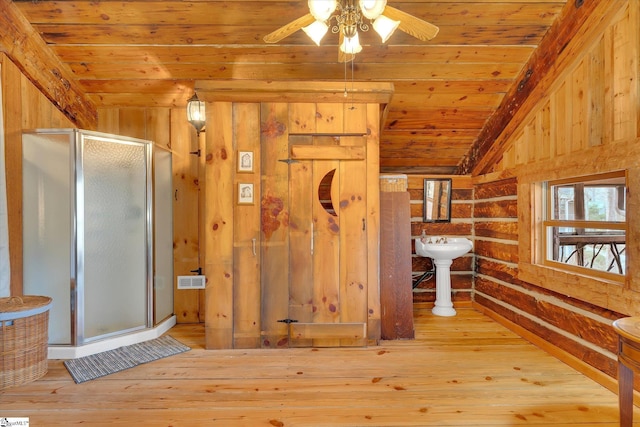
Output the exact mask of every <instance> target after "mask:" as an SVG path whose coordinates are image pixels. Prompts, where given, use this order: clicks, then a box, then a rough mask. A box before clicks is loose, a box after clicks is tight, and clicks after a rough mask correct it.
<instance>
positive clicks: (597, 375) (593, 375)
mask: <svg viewBox="0 0 640 427" xmlns="http://www.w3.org/2000/svg"><path fill="white" fill-rule="evenodd" d="M472 306H473V308H474V309H475V310H477V311H479V312H480V313H482V314H485V315H487V316H488V317H490V318H492V319H493V320H495V321H496V322H498V323H500V324H501V325H502V326H504V327H505V328H507V329H509V330H511V331H512V332H514V333H516V334H518V335H519V336H521V337H522V338H524V339H525V340H527V341H529V342H530V343H532V344H533V345H535V346H537V347H540V348H541V349H542V350H544V351H546V352H547V353H549V354H550V355H552V356H553V357H555V358H556V359H558V360H560V361H561V362H563V363H565V364H567V365H568V366H570V367H571V368H573V369H575V370H576V371H578V372H580V373H581V374H582V375H584V376H586V377H587V378H590V379H592V380H593V381H595V382H597V383H598V384H600V385H601V386H603V387H605V388H607V389H609V390H610V391H612V392H613V393H615V394H618V380H617V379H616V378H612V377H610V376H609V375H607V374H605V373H604V372H602V371H600V370H598V369H596V368H594V367H593V366H591V365H589V364H588V363H586V362H583V361H582V360H580V359H578V358H577V357H575V356H574V355H572V354H570V353H568V352H567V351H565V350H563V349H561V348H559V347H556V346H555V345H553V344H551V343H549V342H548V341H545V340H544V339H543V338H541V337H539V336H538V335H536V334H534V333H532V332H530V331H528V330H527V329H525V328H523V327H522V326H520V325H518V324H516V323H513V322H512V321H511V320H509V319H507V318H505V317H503V316H501V315H500V314H498V313H496V312H495V311H493V310H491V309H489V308H487V307H485V306H483V305H481V304H478V303H477V302H475V301H474V302H473V303H472ZM633 403H634V405H636V406H640V393H639V392H638V391H637V390H634V392H633Z"/></svg>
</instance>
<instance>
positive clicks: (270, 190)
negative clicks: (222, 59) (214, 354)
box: [196, 82, 393, 349]
mask: <svg viewBox="0 0 640 427" xmlns="http://www.w3.org/2000/svg"><path fill="white" fill-rule="evenodd" d="M196 90H197V92H198V94H199V96H200V98H202V99H204V100H205V101H206V103H207V127H206V148H205V152H204V153H203V155H204V158H205V161H204V167H205V173H204V177H205V178H204V191H201V192H202V194H203V195H204V200H203V205H204V215H203V216H204V217H203V219H202V228H203V229H204V230H205V231H204V248H202V247H201V252H202V249H203V252H204V259H205V262H204V274H205V275H206V278H207V285H206V291H205V299H206V309H205V328H206V346H207V348H209V349H215V348H260V347H263V348H279V347H290V346H354V345H355V346H359V345H366V344H371V343H375V342H377V340H378V339H379V338H380V295H379V273H378V268H379V267H378V259H379V258H378V256H379V255H378V254H379V128H380V119H381V116H382V114H383V113H384V107H385V106H386V104H387V102H388V100H389V99H390V95H391V93H392V90H393V87H392V85H390V84H355V85H354V86H353V87H352V88H351V89H350V90H351V92H350V93H349V94H348V96H347V97H346V98H345V96H344V86H343V85H342V84H340V83H327V82H324V83H323V82H300V83H289V84H282V83H268V82H225V83H219V82H197V83H196ZM244 160H247V161H246V162H244ZM327 187H330V191H329V192H326V191H325V190H324V189H325V188H327ZM321 189H322V190H321ZM326 194H329V199H328V200H327V196H326Z"/></svg>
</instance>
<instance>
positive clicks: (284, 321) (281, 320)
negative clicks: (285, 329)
mask: <svg viewBox="0 0 640 427" xmlns="http://www.w3.org/2000/svg"><path fill="white" fill-rule="evenodd" d="M278 322H280V323H286V324H287V325H288V324H289V323H298V321H297V320H295V319H280V320H278Z"/></svg>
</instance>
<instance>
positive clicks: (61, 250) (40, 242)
mask: <svg viewBox="0 0 640 427" xmlns="http://www.w3.org/2000/svg"><path fill="white" fill-rule="evenodd" d="M70 140H71V135H70V134H62V135H60V134H58V135H35V134H25V135H23V144H22V152H23V163H22V167H23V178H22V179H23V181H22V185H23V196H22V203H23V207H22V209H23V213H22V214H23V216H22V221H23V259H24V270H23V287H24V293H25V294H27V295H45V296H49V297H51V298H53V304H52V306H51V310H50V311H49V343H51V344H71V297H70V293H71V291H70V289H71V247H72V246H71V239H72V237H73V233H72V232H71V223H72V219H71V201H70V200H71V194H72V193H71V166H70V165H71V162H70V157H71V153H70V146H71V145H70Z"/></svg>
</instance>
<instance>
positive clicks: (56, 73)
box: [0, 0, 98, 129]
mask: <svg viewBox="0 0 640 427" xmlns="http://www.w3.org/2000/svg"><path fill="white" fill-rule="evenodd" d="M0 28H2V31H0V51H2V52H4V53H6V55H7V56H8V57H9V58H10V59H11V60H12V61H13V62H14V63H15V64H16V66H18V68H19V69H20V70H21V71H22V72H23V73H24V75H25V76H26V77H27V78H29V80H31V82H33V84H34V85H35V86H36V87H37V88H38V89H40V90H41V91H42V93H44V95H45V96H46V97H47V98H48V99H49V100H50V101H51V102H52V103H53V104H54V105H56V106H57V108H58V109H60V111H62V112H63V113H64V114H65V115H66V116H67V117H68V118H69V119H70V120H71V121H73V122H74V123H75V124H76V125H77V126H78V127H81V128H84V129H95V127H96V124H97V120H98V113H97V110H96V107H95V105H94V104H93V102H92V101H91V100H89V98H87V97H86V96H85V94H84V93H83V92H82V90H81V89H80V86H79V85H78V84H77V83H76V81H75V80H74V77H73V75H72V74H71V72H70V71H69V70H68V69H67V68H66V66H65V65H64V64H63V63H62V62H60V60H59V59H58V57H56V56H55V55H54V54H53V52H51V51H50V50H49V49H48V48H47V45H46V44H45V42H44V41H43V40H42V38H41V37H40V35H39V34H38V33H37V32H36V31H35V30H34V29H33V27H32V26H31V24H30V23H29V22H28V21H27V20H26V19H25V17H24V16H23V15H22V14H21V13H20V11H19V10H18V8H17V7H16V5H15V4H14V3H13V2H12V1H11V0H0Z"/></svg>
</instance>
